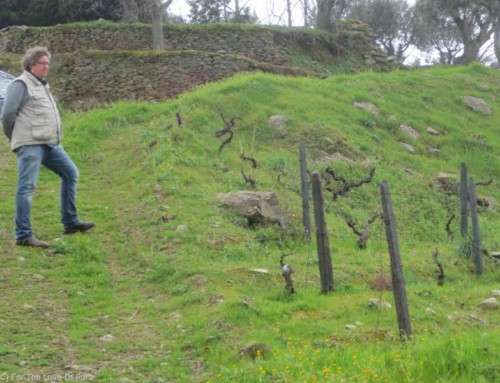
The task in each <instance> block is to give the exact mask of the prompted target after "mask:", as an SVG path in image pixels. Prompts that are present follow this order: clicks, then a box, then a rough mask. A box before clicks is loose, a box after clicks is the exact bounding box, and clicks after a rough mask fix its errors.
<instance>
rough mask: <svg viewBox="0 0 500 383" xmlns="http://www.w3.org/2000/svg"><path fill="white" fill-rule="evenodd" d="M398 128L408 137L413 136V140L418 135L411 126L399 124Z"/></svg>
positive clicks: (416, 138)
mask: <svg viewBox="0 0 500 383" xmlns="http://www.w3.org/2000/svg"><path fill="white" fill-rule="evenodd" d="M399 130H400V131H401V132H402V133H404V134H405V135H407V136H408V137H411V138H413V139H414V140H418V138H419V137H420V133H419V132H417V131H416V130H415V129H413V128H412V127H411V126H408V125H399Z"/></svg>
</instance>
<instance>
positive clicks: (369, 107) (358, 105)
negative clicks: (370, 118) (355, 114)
mask: <svg viewBox="0 0 500 383" xmlns="http://www.w3.org/2000/svg"><path fill="white" fill-rule="evenodd" d="M354 106H355V107H356V108H359V109H363V110H366V111H367V112H370V113H373V114H374V115H376V116H378V115H379V114H380V111H379V109H378V108H377V107H376V106H375V105H374V104H372V103H371V102H355V103H354Z"/></svg>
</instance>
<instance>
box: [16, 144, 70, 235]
mask: <svg viewBox="0 0 500 383" xmlns="http://www.w3.org/2000/svg"><path fill="white" fill-rule="evenodd" d="M16 152H17V168H18V184H17V193H16V240H18V241H19V240H23V239H28V238H31V237H32V236H33V233H32V231H31V197H32V195H33V192H34V191H35V189H36V183H37V180H38V174H39V173H40V166H41V165H43V166H45V167H46V168H47V169H49V170H51V171H53V172H54V173H56V174H57V175H58V176H59V177H61V221H62V224H63V225H64V226H71V225H74V224H76V223H77V222H78V216H77V213H76V205H75V200H76V183H77V181H78V177H79V173H78V168H77V167H76V166H75V164H74V163H73V161H71V159H70V158H69V157H68V155H67V154H66V152H65V151H64V149H63V148H62V146H60V145H27V146H22V147H20V148H19V149H17V151H16Z"/></svg>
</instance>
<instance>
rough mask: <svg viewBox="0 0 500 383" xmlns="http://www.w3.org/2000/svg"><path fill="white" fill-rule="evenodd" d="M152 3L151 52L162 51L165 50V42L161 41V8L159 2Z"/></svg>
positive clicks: (156, 0) (155, 0)
mask: <svg viewBox="0 0 500 383" xmlns="http://www.w3.org/2000/svg"><path fill="white" fill-rule="evenodd" d="M152 1H153V3H152V7H151V24H152V32H153V50H155V51H162V50H163V49H164V48H165V42H164V39H163V17H162V13H163V12H162V11H163V9H162V8H163V7H162V2H161V0H152Z"/></svg>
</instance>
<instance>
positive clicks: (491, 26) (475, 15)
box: [416, 0, 500, 64]
mask: <svg viewBox="0 0 500 383" xmlns="http://www.w3.org/2000/svg"><path fill="white" fill-rule="evenodd" d="M416 5H417V6H418V7H421V8H423V9H426V11H425V13H426V14H427V15H432V14H433V13H438V14H442V15H445V16H446V18H450V19H451V20H452V21H453V22H454V24H455V25H456V28H457V29H458V34H459V36H460V40H461V43H462V48H463V50H462V55H461V56H459V57H456V58H455V60H454V63H455V64H468V63H470V62H472V61H475V60H479V57H480V52H481V48H482V47H483V46H484V45H485V44H486V42H487V41H488V40H489V39H490V38H491V37H492V36H493V33H494V31H495V29H496V28H497V25H498V23H499V17H500V10H499V8H500V6H499V4H498V0H417V2H416ZM446 18H445V19H444V20H446Z"/></svg>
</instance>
